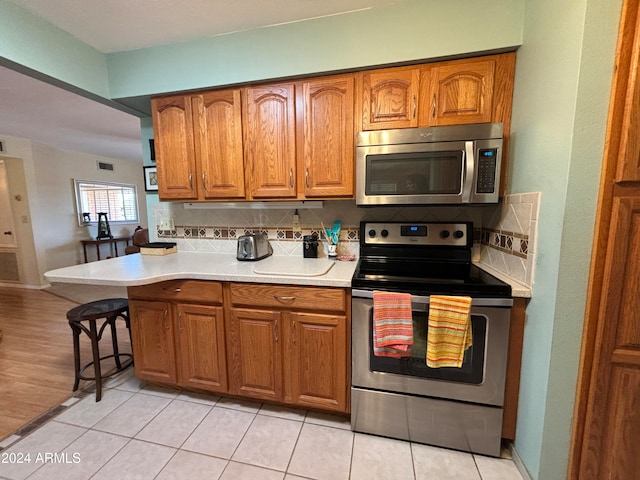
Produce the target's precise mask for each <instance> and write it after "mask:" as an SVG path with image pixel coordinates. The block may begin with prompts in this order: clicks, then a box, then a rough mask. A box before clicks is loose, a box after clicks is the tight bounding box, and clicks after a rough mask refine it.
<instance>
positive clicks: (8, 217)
mask: <svg viewBox="0 0 640 480" xmlns="http://www.w3.org/2000/svg"><path fill="white" fill-rule="evenodd" d="M17 246H18V245H17V243H16V226H15V222H14V219H13V209H12V208H11V194H10V192H9V180H8V178H7V164H6V162H5V161H4V160H0V248H11V247H14V248H15V247H17Z"/></svg>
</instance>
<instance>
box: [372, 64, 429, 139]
mask: <svg viewBox="0 0 640 480" xmlns="http://www.w3.org/2000/svg"><path fill="white" fill-rule="evenodd" d="M360 78H361V82H362V87H361V92H362V98H361V102H360V105H361V109H362V112H361V114H362V130H381V129H387V128H408V127H417V126H418V115H417V112H418V95H419V88H420V69H419V68H402V67H401V68H387V69H384V70H373V71H370V72H364V73H362V74H361V77H360Z"/></svg>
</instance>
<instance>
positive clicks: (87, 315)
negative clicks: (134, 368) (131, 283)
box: [67, 298, 133, 402]
mask: <svg viewBox="0 0 640 480" xmlns="http://www.w3.org/2000/svg"><path fill="white" fill-rule="evenodd" d="M118 317H121V318H122V319H124V321H125V322H126V325H127V330H129V340H131V326H130V324H129V302H128V301H127V299H126V298H107V299H105V300H97V301H95V302H89V303H85V304H82V305H79V306H77V307H75V308H72V309H71V310H69V311H68V312H67V319H68V320H69V326H70V327H71V330H72V331H73V356H74V364H75V383H74V384H73V391H74V392H75V391H76V390H78V385H79V384H80V380H95V381H96V402H99V401H100V399H101V398H102V380H103V379H104V378H107V377H110V376H112V375H115V374H116V373H119V372H121V371H123V370H124V369H125V368H127V367H129V366H131V365H133V356H132V355H131V354H130V353H120V351H119V349H118V337H117V334H116V320H117V318H118ZM100 318H104V319H105V321H104V322H103V323H102V325H101V326H100V329H99V330H98V327H97V325H96V320H98V319H100ZM84 322H88V324H89V326H88V328H87V326H86V325H84V324H83V323H84ZM107 325H109V326H111V340H112V344H113V354H112V355H106V356H103V357H101V356H100V349H99V346H98V344H99V342H100V340H101V339H102V334H103V333H104V329H105V328H106V327H107ZM81 332H84V333H86V334H87V336H88V337H89V339H90V340H91V350H92V351H93V361H92V362H90V363H88V364H86V365H85V366H84V367H80V333H81ZM120 357H125V360H124V361H121V360H120ZM107 358H113V359H114V361H115V363H116V368H115V369H112V370H111V371H109V372H108V373H106V374H104V375H103V374H102V369H101V367H100V361H101V360H106V359H107ZM91 365H93V366H94V367H93V369H94V373H95V376H94V377H87V376H85V375H84V371H85V370H86V369H87V368H89V367H90V366H91Z"/></svg>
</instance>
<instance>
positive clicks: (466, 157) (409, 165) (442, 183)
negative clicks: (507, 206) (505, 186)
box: [356, 123, 503, 206]
mask: <svg viewBox="0 0 640 480" xmlns="http://www.w3.org/2000/svg"><path fill="white" fill-rule="evenodd" d="M502 132H503V126H502V123H479V124H472V125H455V126H446V127H428V128H407V129H396V130H376V131H371V132H360V133H359V134H358V142H357V145H356V204H357V205H363V206H367V205H369V206H371V205H428V204H474V203H497V202H498V197H499V193H500V166H501V163H502Z"/></svg>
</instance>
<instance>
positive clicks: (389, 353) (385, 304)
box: [373, 291, 413, 358]
mask: <svg viewBox="0 0 640 480" xmlns="http://www.w3.org/2000/svg"><path fill="white" fill-rule="evenodd" d="M411 345H413V318H412V315H411V295H410V294H408V293H393V292H378V291H374V292H373V354H374V355H376V356H378V357H393V358H400V357H406V356H409V355H410V354H411Z"/></svg>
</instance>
